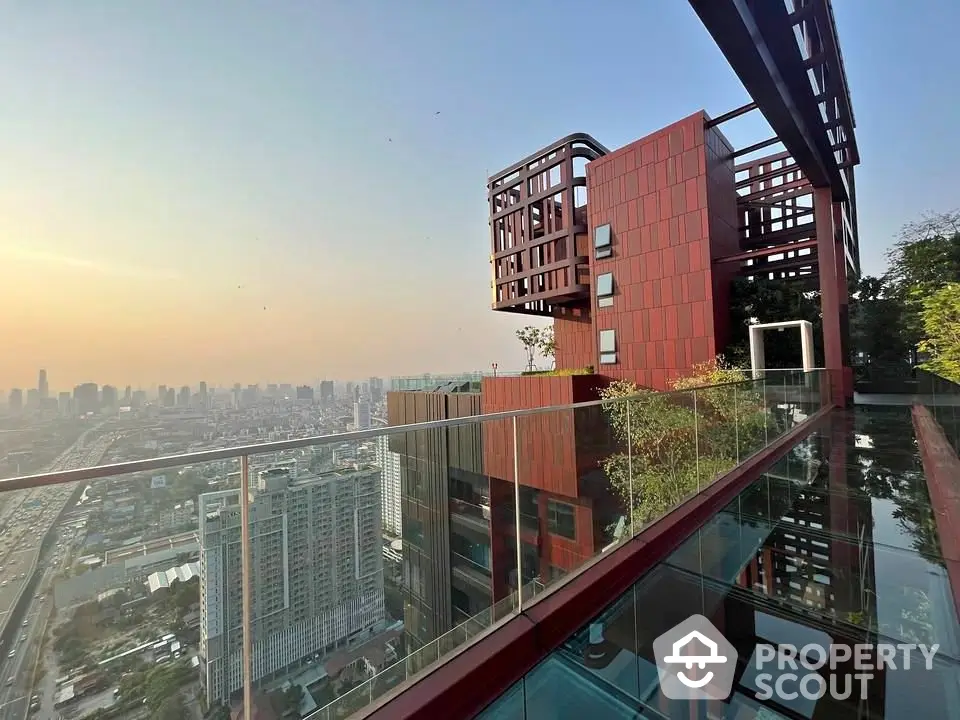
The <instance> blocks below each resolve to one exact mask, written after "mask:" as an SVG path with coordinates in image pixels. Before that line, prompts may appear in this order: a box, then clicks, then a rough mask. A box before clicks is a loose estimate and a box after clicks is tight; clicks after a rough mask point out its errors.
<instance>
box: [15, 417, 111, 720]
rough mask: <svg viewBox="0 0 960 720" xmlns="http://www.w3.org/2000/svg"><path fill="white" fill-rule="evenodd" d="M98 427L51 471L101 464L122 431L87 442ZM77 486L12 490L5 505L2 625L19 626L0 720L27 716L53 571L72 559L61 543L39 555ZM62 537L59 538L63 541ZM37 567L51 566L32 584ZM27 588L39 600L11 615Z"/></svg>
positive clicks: (88, 432)
mask: <svg viewBox="0 0 960 720" xmlns="http://www.w3.org/2000/svg"><path fill="white" fill-rule="evenodd" d="M98 428H99V426H97V427H94V428H91V429H90V430H88V431H86V432H85V433H84V434H83V435H81V436H80V438H78V440H77V442H76V443H74V444H73V445H72V446H71V447H70V448H68V449H67V450H66V451H64V452H63V453H62V454H61V455H60V456H59V457H58V458H57V460H56V461H54V463H52V464H51V466H50V467H49V468H48V469H47V470H48V471H50V472H52V471H57V470H69V469H73V468H80V467H87V466H90V465H96V464H97V463H99V462H100V461H101V459H102V458H103V456H104V454H105V453H106V451H107V450H108V449H109V447H110V446H111V445H112V444H113V442H114V441H115V440H116V438H117V435H116V434H114V433H109V434H106V435H103V436H101V437H97V438H95V439H94V440H92V441H91V442H90V443H89V445H88V444H87V437H88V436H89V435H90V434H91V433H93V432H95V431H96V430H97V429H98ZM75 486H76V483H70V484H68V485H57V486H53V487H47V488H37V489H32V490H17V491H13V492H11V493H10V497H9V498H8V499H7V502H6V503H4V505H3V507H2V509H0V629H2V628H5V627H6V626H7V625H8V624H12V623H16V625H17V627H16V628H11V632H10V633H9V635H10V639H9V641H7V642H6V643H5V644H4V645H3V646H2V647H0V720H23V719H24V718H26V717H27V716H28V709H29V701H30V698H29V696H28V692H29V690H30V683H31V681H32V678H33V672H34V667H35V666H36V661H37V653H38V652H39V651H40V640H41V639H42V635H43V628H44V625H45V622H46V620H47V617H48V616H49V614H50V611H51V608H52V603H53V592H52V582H53V576H54V572H55V569H59V567H60V566H62V565H63V564H65V563H66V562H67V561H68V558H67V557H66V556H65V553H64V552H63V551H62V550H59V549H57V547H56V545H57V543H53V544H51V545H50V547H49V548H48V550H47V552H46V554H45V556H44V557H42V558H41V557H39V554H40V550H41V542H42V540H43V537H44V536H45V535H46V533H47V530H49V529H50V527H51V526H52V525H53V524H54V522H55V521H56V519H57V517H58V516H59V514H60V512H61V511H62V510H63V508H64V506H65V505H66V503H67V502H68V500H69V499H70V495H71V494H72V493H73V491H74V489H75ZM60 540H61V538H59V537H58V542H60ZM51 559H52V560H53V562H51ZM37 566H40V567H43V566H46V569H45V570H44V572H43V575H42V576H41V579H40V582H39V583H38V584H37V586H36V588H34V589H30V588H27V585H28V583H29V582H30V580H31V577H32V574H33V570H34V568H35V567H37ZM25 589H29V591H30V592H34V590H35V591H36V593H35V595H34V598H33V599H32V600H31V602H29V603H28V604H27V607H26V608H25V609H24V610H23V611H21V613H14V614H11V611H12V610H13V609H14V608H15V605H16V601H17V598H18V597H19V595H20V593H21V591H23V590H25ZM38 596H40V597H42V599H38ZM17 630H19V632H17ZM11 653H12V654H13V656H12V657H11V656H10V654H11ZM48 707H49V706H48ZM53 717H55V715H54V716H53Z"/></svg>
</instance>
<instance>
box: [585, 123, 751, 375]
mask: <svg viewBox="0 0 960 720" xmlns="http://www.w3.org/2000/svg"><path fill="white" fill-rule="evenodd" d="M705 121H706V116H705V115H704V113H703V112H697V113H694V114H693V115H691V116H689V117H687V118H684V119H683V120H680V121H679V122H676V123H674V124H672V125H669V126H668V127H666V128H664V129H663V130H660V131H658V132H656V133H654V134H652V135H649V136H647V137H645V138H641V139H640V140H637V141H636V142H634V143H631V144H630V145H627V146H625V147H623V148H621V149H619V150H617V151H615V152H613V153H611V154H609V155H606V156H604V157H602V158H599V159H597V160H594V161H593V162H591V163H590V164H589V165H588V166H587V195H588V198H589V203H588V208H589V219H590V231H591V233H593V231H594V229H595V228H596V227H598V226H599V225H604V224H607V223H609V224H610V225H611V229H612V231H613V256H612V257H610V258H606V259H602V260H596V259H595V258H594V257H593V256H592V254H591V263H592V264H591V272H592V276H593V278H596V277H597V276H598V275H600V274H603V273H606V272H612V273H613V279H614V285H615V296H614V303H613V306H612V307H606V308H600V307H597V304H596V298H594V300H593V312H594V318H595V321H594V329H595V331H596V332H599V331H600V330H606V329H612V330H615V331H616V336H617V363H616V364H614V365H598V366H597V372H599V373H602V374H603V375H608V376H610V377H612V378H624V379H630V380H633V381H634V382H637V383H638V384H640V385H642V386H646V387H652V388H656V389H665V388H666V387H667V386H668V384H669V381H670V380H671V379H672V378H675V377H677V376H679V375H681V374H684V373H685V372H686V371H688V370H689V369H690V367H691V366H692V365H693V364H694V363H697V362H702V361H705V360H709V359H710V358H712V357H714V356H715V355H716V343H715V341H714V303H713V282H712V275H711V268H710V260H711V247H710V227H709V213H708V197H707V185H708V183H707V149H706V141H705V133H704V123H705ZM718 174H719V173H718ZM732 202H735V198H733V200H732ZM594 342H597V340H596V338H595V340H594Z"/></svg>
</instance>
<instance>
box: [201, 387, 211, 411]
mask: <svg viewBox="0 0 960 720" xmlns="http://www.w3.org/2000/svg"><path fill="white" fill-rule="evenodd" d="M200 407H203V408H208V407H210V395H209V393H208V391H207V383H206V382H204V381H203V380H201V381H200Z"/></svg>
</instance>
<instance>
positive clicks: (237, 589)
mask: <svg viewBox="0 0 960 720" xmlns="http://www.w3.org/2000/svg"><path fill="white" fill-rule="evenodd" d="M199 511H200V531H199V532H200V543H201V546H200V604H201V637H200V659H201V683H202V686H203V689H204V693H205V695H206V700H207V703H208V704H213V703H216V702H228V701H229V699H230V696H231V694H232V693H234V692H236V691H237V690H239V689H240V688H241V687H242V682H241V641H242V632H241V629H240V626H241V591H242V587H241V583H240V562H241V559H240V507H239V492H238V491H235V490H231V491H221V492H216V493H207V494H204V495H201V496H200V500H199ZM380 526H381V519H380V471H379V469H376V468H371V467H358V468H357V469H346V470H335V471H332V472H328V473H323V474H320V475H311V476H305V477H298V476H297V474H296V471H295V470H292V469H289V468H275V469H270V470H264V471H263V472H261V473H259V475H258V477H257V480H256V483H255V487H254V488H253V489H252V491H251V498H250V535H251V539H252V548H251V564H252V571H253V576H254V577H255V578H257V582H256V583H255V584H254V586H253V588H252V589H251V591H252V594H253V607H254V608H256V612H255V614H254V616H253V648H254V649H253V654H254V656H253V673H254V680H255V681H269V680H271V679H274V678H277V677H279V676H280V675H282V674H283V673H284V672H285V671H286V670H288V669H290V668H293V667H297V666H299V664H300V663H301V662H303V661H305V660H306V659H307V658H310V657H311V656H313V655H314V654H315V653H328V652H331V651H333V650H335V649H337V648H339V647H343V646H345V645H346V644H347V643H348V642H350V641H352V640H357V639H359V638H362V637H364V636H366V635H367V634H369V633H371V632H372V631H375V630H379V629H381V628H382V625H383V621H384V617H385V614H384V595H383V554H382V547H381V545H382V541H381V533H380Z"/></svg>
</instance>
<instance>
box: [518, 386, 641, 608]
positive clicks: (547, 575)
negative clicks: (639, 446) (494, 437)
mask: <svg viewBox="0 0 960 720" xmlns="http://www.w3.org/2000/svg"><path fill="white" fill-rule="evenodd" d="M550 381H551V382H554V381H555V382H558V383H559V382H567V383H569V382H571V380H570V378H566V377H556V378H550ZM624 402H625V401H620V403H621V404H622V403H624ZM517 430H518V438H519V451H518V456H517V462H518V467H519V478H520V483H521V488H528V487H529V488H536V497H537V502H538V513H539V516H540V523H539V531H538V532H534V531H533V530H532V529H529V528H526V527H523V526H521V528H520V533H521V540H522V543H521V554H522V566H523V573H522V574H523V579H524V582H526V583H533V584H534V585H533V590H534V592H538V591H539V589H540V588H542V587H545V586H546V585H548V584H549V583H550V582H552V581H555V580H557V579H559V578H561V577H563V576H564V575H566V574H568V573H571V572H573V571H575V570H577V569H579V568H580V567H581V566H582V565H583V564H584V563H585V562H586V561H588V560H590V559H591V558H593V557H595V556H596V555H598V554H600V553H601V552H603V551H604V550H606V549H607V548H609V547H611V546H612V545H614V544H615V543H617V542H620V541H622V540H624V539H626V538H627V537H629V513H628V509H627V508H628V507H629V498H628V496H627V495H625V494H624V493H622V492H620V491H619V490H617V488H616V482H615V481H614V480H612V479H611V478H612V476H611V473H614V474H616V473H619V472H620V471H621V470H620V468H621V467H622V466H623V465H624V459H625V458H626V454H625V450H626V447H625V443H624V442H623V439H622V438H621V437H620V436H619V435H618V432H617V429H616V427H615V426H614V424H613V423H612V421H611V415H610V413H608V412H607V411H606V410H605V409H604V408H603V407H602V406H600V405H591V406H589V407H581V408H576V409H572V410H546V411H544V412H540V413H536V414H533V415H524V416H521V417H518V418H517ZM504 534H505V535H506V542H507V544H508V545H509V547H511V549H512V550H513V551H514V552H516V548H517V546H516V544H515V542H514V538H515V537H516V530H515V529H514V528H510V527H508V528H505V529H504ZM524 597H527V595H526V593H525V594H524Z"/></svg>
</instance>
